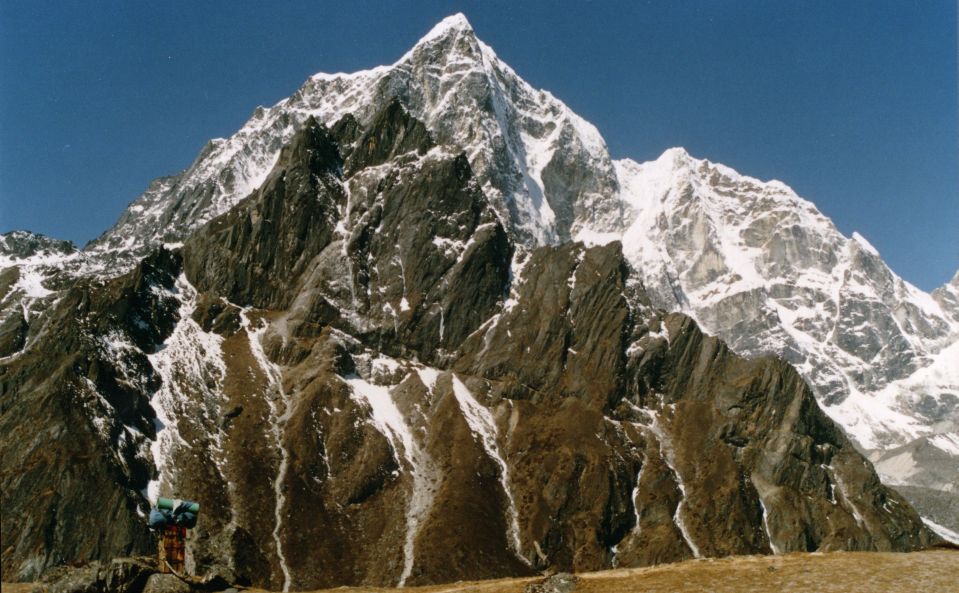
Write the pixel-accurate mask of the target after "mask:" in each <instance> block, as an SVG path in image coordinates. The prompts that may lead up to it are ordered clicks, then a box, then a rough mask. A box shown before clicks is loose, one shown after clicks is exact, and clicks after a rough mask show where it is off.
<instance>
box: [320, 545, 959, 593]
mask: <svg viewBox="0 0 959 593" xmlns="http://www.w3.org/2000/svg"><path fill="white" fill-rule="evenodd" d="M577 576H578V581H577V583H576V588H575V593H676V592H679V591H697V592H698V591H708V592H710V593H726V592H729V593H751V592H757V593H758V592H763V593H770V592H774V591H796V592H802V593H833V592H835V593H903V592H908V591H930V592H935V593H959V551H955V550H939V549H933V550H927V551H924V552H913V553H908V554H905V553H886V552H831V553H812V554H798V553H797V554H784V555H780V556H736V557H729V558H715V559H702V560H691V561H687V562H680V563H677V564H663V565H659V566H651V567H646V568H627V569H619V570H607V571H602V572H593V573H584V574H580V575H577ZM542 580H543V579H542V578H525V579H499V580H494V581H480V582H470V583H465V582H464V583H451V584H446V585H435V586H428V587H407V588H405V589H402V591H408V592H410V593H467V592H473V591H475V592H477V593H523V592H524V591H525V589H526V587H527V586H528V585H530V584H533V583H536V582H539V581H542ZM326 591H330V592H332V591H336V592H338V593H367V592H369V593H374V592H377V593H378V592H385V591H400V590H399V589H382V588H368V587H351V588H342V587H341V588H338V589H327V590H326Z"/></svg>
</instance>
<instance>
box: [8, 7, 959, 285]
mask: <svg viewBox="0 0 959 593" xmlns="http://www.w3.org/2000/svg"><path fill="white" fill-rule="evenodd" d="M457 11H462V12H464V13H465V14H466V15H467V17H468V18H469V19H470V21H471V22H472V24H473V27H474V28H475V29H476V31H477V34H478V35H479V37H480V38H481V39H483V40H484V41H486V42H487V43H489V44H490V45H491V46H493V48H494V49H495V50H496V51H497V53H498V54H499V55H500V57H502V58H503V59H504V60H505V61H506V62H507V63H509V64H510V65H512V66H513V68H514V69H515V70H516V71H517V72H518V73H519V74H520V75H521V76H523V77H524V78H526V79H527V80H528V81H529V82H530V83H531V84H533V85H534V86H537V87H540V88H545V89H548V90H550V91H552V92H553V94H555V95H556V96H557V97H559V98H560V99H562V100H563V101H565V102H566V103H567V104H568V105H570V107H572V108H573V110H574V111H576V112H578V113H579V114H580V115H582V116H583V117H585V118H586V119H587V120H589V121H591V122H593V123H594V124H596V126H597V127H598V128H599V130H600V131H601V132H602V133H603V135H604V136H605V137H606V140H607V142H608V144H609V147H610V149H611V151H612V152H613V155H614V156H615V157H622V156H629V157H631V158H634V159H636V160H639V161H643V160H648V159H652V158H655V157H656V156H658V155H659V154H660V153H661V152H662V151H663V150H664V149H666V148H669V147H671V146H684V147H686V148H687V149H688V150H689V151H690V153H692V154H693V155H694V156H696V157H704V158H708V159H710V160H713V161H717V162H721V163H724V164H727V165H729V166H731V167H734V168H735V169H737V170H739V171H740V172H742V173H745V174H748V175H752V176H754V177H759V178H763V179H768V178H776V179H780V180H782V181H784V182H786V183H788V184H789V185H791V186H792V187H793V188H794V189H796V191H797V192H798V193H799V194H800V195H802V196H804V197H806V198H808V199H810V200H812V201H813V202H815V203H816V204H817V205H818V206H819V208H820V209H821V210H822V211H823V212H824V213H825V214H826V215H828V216H830V217H832V218H833V220H834V221H835V222H836V224H837V225H838V227H839V229H840V230H841V231H842V232H844V233H845V234H847V235H849V234H851V233H852V231H854V230H858V231H859V232H860V233H861V234H863V235H864V236H865V237H866V238H867V239H868V240H869V241H870V242H872V243H873V245H875V246H876V247H877V248H878V249H879V251H880V252H881V253H882V255H883V257H884V258H885V259H886V261H887V262H889V264H890V265H891V266H892V268H893V269H894V270H896V272H898V273H899V274H900V275H902V276H903V277H905V278H906V279H907V280H910V281H911V282H913V283H915V284H917V285H918V286H920V287H922V288H924V289H926V290H929V289H932V288H934V287H936V286H938V285H940V284H942V283H943V282H945V281H946V280H948V279H949V278H950V277H951V276H952V274H953V273H955V271H956V269H957V268H959V233H957V230H956V229H959V102H957V42H956V22H957V15H956V3H955V1H954V0H922V1H918V0H917V1H908V0H898V1H894V2H883V1H870V2H858V1H856V2H854V1H848V2H841V1H837V0H831V1H815V0H814V1H803V2H798V1H787V0H781V1H769V0H755V1H747V0H740V1H719V0H710V1H705V0H703V1H701V2H673V1H667V0H664V1H662V2H622V3H612V2H610V3H605V2H603V3H599V2H579V3H576V2H499V1H492V0H486V1H482V2H444V3H440V2H426V1H418V2H412V1H408V2H396V3H391V4H388V5H387V3H386V2H354V1H346V0H340V1H338V2H277V3H253V2H220V3H212V2H149V3H148V2H134V1H122V2H121V1H117V2H72V1H65V0H61V1H57V2H52V1H51V2H38V1H36V0H29V1H25V2H24V1H19V0H0V231H7V230H11V229H17V228H26V229H30V230H34V231H38V232H43V233H46V234H50V235H54V236H57V237H62V238H68V239H72V240H73V241H75V242H77V243H80V244H82V243H85V242H86V241H87V240H89V239H92V238H93V237H95V236H97V235H98V234H99V233H100V232H102V231H103V230H105V229H106V228H108V227H109V226H110V225H111V224H112V223H113V222H114V221H115V220H116V218H117V217H118V216H119V214H120V212H121V211H122V210H123V208H124V207H125V206H126V205H127V203H129V202H130V201H131V200H133V199H134V198H135V197H136V196H137V195H138V194H139V193H140V192H142V191H143V189H145V187H146V185H147V183H148V182H149V180H150V179H152V178H154V177H157V176H159V175H164V174H169V173H174V172H177V171H179V170H181V169H183V168H184V167H186V166H187V165H188V164H189V163H190V161H192V159H193V158H194V156H195V155H196V153H197V152H198V151H199V149H200V148H201V146H202V145H203V144H204V142H205V141H206V140H208V139H209V138H211V137H215V136H228V135H230V134H231V133H232V132H234V131H235V130H236V129H237V128H239V127H240V126H241V125H242V124H243V122H244V121H245V120H246V119H247V118H248V117H249V115H250V114H251V113H252V111H253V109H254V108H255V107H256V106H257V105H259V104H263V105H271V104H273V103H275V102H276V101H278V100H280V99H282V98H283V97H285V96H287V95H289V94H291V93H292V92H293V91H295V90H296V88H297V87H298V86H299V85H300V84H301V83H302V82H303V81H304V80H305V79H306V78H307V77H308V76H309V75H310V74H313V73H315V72H319V71H323V72H336V71H352V70H356V69H360V68H368V67H371V66H374V65H378V64H385V63H392V62H393V61H395V60H396V59H397V58H399V57H400V55H402V54H403V52H405V51H406V50H407V49H409V47H410V46H412V45H413V44H414V43H415V42H416V40H417V39H419V38H420V37H421V36H422V35H423V34H425V33H426V32H427V31H428V30H429V29H430V27H431V26H432V25H433V24H435V22H436V21H439V20H440V19H441V18H442V17H444V16H446V15H448V14H451V13H453V12H457Z"/></svg>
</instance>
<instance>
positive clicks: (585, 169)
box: [85, 15, 959, 529]
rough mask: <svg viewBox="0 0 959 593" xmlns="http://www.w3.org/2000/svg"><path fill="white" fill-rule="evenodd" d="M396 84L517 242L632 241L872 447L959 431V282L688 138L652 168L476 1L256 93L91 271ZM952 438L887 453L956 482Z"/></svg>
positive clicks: (386, 96)
mask: <svg viewBox="0 0 959 593" xmlns="http://www.w3.org/2000/svg"><path fill="white" fill-rule="evenodd" d="M396 99H398V100H399V101H400V102H401V103H402V104H403V105H404V106H405V107H406V108H407V109H408V110H409V111H410V113H411V114H412V115H413V117H414V118H416V119H417V120H419V121H421V122H422V123H423V126H424V127H425V128H426V129H427V130H428V131H429V132H430V134H431V135H432V137H433V138H434V141H435V142H436V143H437V144H439V145H442V146H448V147H452V148H451V149H454V150H457V151H462V152H464V153H465V155H466V158H467V160H468V161H469V163H470V166H471V168H472V170H473V173H474V176H475V178H476V181H477V183H478V185H479V186H480V188H481V189H482V190H483V192H484V193H485V194H486V195H487V196H488V197H489V201H490V204H491V207H492V209H493V211H494V212H495V213H496V215H497V218H498V220H499V221H500V224H501V225H502V226H503V228H504V229H505V230H506V232H507V233H508V234H509V236H510V237H511V238H512V239H513V241H514V244H515V245H516V246H517V249H519V250H520V251H527V250H529V249H534V248H537V247H541V246H545V245H558V244H562V243H564V242H566V241H568V240H570V239H578V240H581V241H584V242H586V243H588V244H604V243H606V242H609V241H616V240H618V241H621V242H622V243H623V246H624V247H623V249H624V253H625V256H626V258H627V260H629V262H630V264H631V265H632V266H633V267H634V268H635V269H636V270H637V271H638V273H639V274H640V279H641V280H642V281H643V283H644V284H645V285H646V286H647V287H648V290H649V295H650V298H651V299H652V301H653V302H654V303H655V304H656V305H657V306H658V307H661V308H664V309H667V310H671V311H682V312H684V313H686V314H687V315H690V316H692V317H693V318H694V319H696V320H697V322H699V324H700V325H701V326H702V327H703V328H704V329H705V330H706V331H707V332H709V333H711V334H714V335H717V336H719V337H721V338H722V339H723V340H725V341H726V342H727V343H728V344H729V345H730V346H731V347H732V348H733V349H734V351H736V352H737V353H739V354H741V355H744V356H762V355H775V356H780V357H782V358H784V359H785V360H787V361H789V362H791V363H792V364H794V365H795V366H796V367H797V368H798V369H799V371H800V373H801V374H802V375H803V377H804V378H805V379H806V380H807V381H808V382H809V384H810V386H811V387H812V389H813V392H814V393H815V394H816V396H817V398H818V400H819V401H820V403H821V404H822V405H823V406H824V408H825V410H826V411H827V413H828V414H829V415H830V416H831V417H832V418H833V419H834V420H836V421H837V422H839V423H840V425H842V426H843V428H844V429H845V430H846V431H847V433H848V434H849V435H850V436H852V437H853V438H854V440H855V441H856V443H857V445H858V446H859V447H860V449H861V450H863V451H864V452H868V453H869V454H870V455H871V456H872V457H873V458H874V459H876V460H878V459H880V458H882V457H883V456H885V455H886V454H887V452H888V451H889V450H891V449H897V448H900V447H903V446H906V445H908V444H910V443H913V442H915V441H917V439H922V438H926V437H935V436H936V435H941V436H942V438H945V439H948V440H956V439H959V370H957V369H959V353H957V352H956V350H955V348H954V346H955V345H956V344H957V343H959V296H957V295H959V288H957V286H959V285H957V282H959V280H957V279H953V280H952V282H951V283H949V284H947V285H945V286H944V287H942V288H940V289H938V290H936V291H934V293H933V294H932V295H930V294H926V293H923V292H922V291H920V290H919V289H917V288H915V287H914V286H912V285H910V284H908V283H907V282H905V281H903V280H902V279H901V278H899V277H898V276H897V275H896V274H895V273H893V272H892V271H891V270H890V269H889V268H888V267H887V266H886V265H885V263H884V262H883V261H882V259H881V257H880V256H879V254H878V253H877V252H876V250H875V249H874V248H873V247H872V246H870V245H869V243H868V242H867V241H866V240H865V239H864V238H863V237H861V236H859V235H858V234H854V235H853V237H851V238H847V237H845V236H843V235H842V234H841V233H840V232H839V231H838V230H837V229H836V228H835V226H834V225H833V224H832V222H831V221H830V220H829V219H828V218H826V217H825V216H824V215H823V214H822V213H820V212H819V211H818V210H817V209H816V207H815V206H814V205H813V204H812V203H810V202H808V201H806V200H804V199H802V198H800V197H799V196H797V195H796V194H795V193H794V192H793V191H792V190H791V189H789V188H788V187H787V186H785V185H784V184H782V183H780V182H777V181H770V182H762V181H759V180H757V179H753V178H750V177H746V176H744V175H740V174H739V173H737V172H736V171H733V170H732V169H730V168H728V167H725V166H723V165H719V164H714V163H710V162H709V161H705V160H699V159H695V158H692V157H691V156H689V155H688V154H687V153H686V152H685V151H684V150H682V149H671V150H669V151H667V152H666V153H664V154H663V155H662V156H661V157H660V158H659V159H657V160H656V161H652V162H649V163H644V164H638V163H635V162H633V161H631V160H629V159H624V160H619V161H614V160H612V159H611V157H610V155H609V153H608V151H607V149H606V146H605V142H604V141H603V139H602V137H601V136H600V134H599V133H598V132H597V130H596V129H595V128H594V127H593V126H591V125H590V124H588V123H587V122H585V121H583V120H582V119H581V118H579V117H578V116H576V115H575V114H574V113H572V112H571V111H570V110H569V109H568V108H567V107H566V106H565V105H564V104H563V103H562V102H560V101H558V100H557V99H556V98H554V97H553V96H552V95H550V94H549V93H547V92H545V91H540V90H536V89H534V88H532V87H531V86H530V85H529V84H527V83H526V82H525V81H523V80H522V79H521V78H519V77H518V76H517V75H516V73H515V72H514V71H513V70H512V69H511V68H510V67H509V66H508V65H506V64H505V63H503V62H502V61H501V60H500V59H499V58H498V57H497V56H496V54H495V52H493V50H492V49H491V48H489V47H488V46H487V45H485V44H483V43H482V41H480V40H479V39H477V37H476V35H475V33H474V32H473V30H472V28H471V27H470V25H469V23H468V22H467V21H466V19H465V18H464V17H463V16H462V15H455V16H452V17H449V18H448V19H445V20H444V21H443V22H441V23H440V24H438V25H437V26H436V27H435V28H434V29H433V30H432V31H430V33H428V34H427V35H426V36H425V37H424V38H423V39H422V40H421V41H420V42H419V43H417V44H416V46H415V47H414V48H413V49H412V50H410V51H409V52H408V53H407V54H405V55H404V56H403V57H401V58H400V59H399V60H398V61H397V62H396V63H394V64H392V65H391V66H381V67H377V68H373V69H371V70H366V71H361V72H356V73H353V74H334V75H328V74H317V75H315V76H313V77H311V78H310V79H309V80H308V81H306V83H305V84H304V85H303V86H302V87H301V88H300V89H299V90H298V91H297V92H296V93H294V94H293V95H292V96H291V97H289V98H288V99H284V100H283V101H280V102H279V103H277V104H276V105H275V106H273V107H270V108H258V109H257V110H256V112H255V113H254V114H253V117H252V118H251V119H250V120H249V121H248V122H247V124H246V125H245V126H244V127H243V128H242V129H241V130H240V131H238V132H237V133H236V134H235V135H233V136H232V137H230V138H228V139H217V140H213V141H211V142H210V143H209V144H208V145H207V146H206V147H205V148H204V150H203V151H202V152H201V153H200V155H199V156H198V157H197V160H196V161H195V162H194V163H193V165H191V167H190V168H188V169H187V170H186V171H184V172H183V173H182V174H180V175H178V176H175V177H168V178H161V179H159V180H157V181H155V182H154V183H153V184H152V185H151V187H150V188H149V189H148V190H147V192H146V193H144V195H143V196H141V197H140V198H139V199H137V200H136V201H135V202H134V203H133V204H131V206H130V207H129V208H128V210H127V211H126V212H125V213H124V214H123V216H122V217H121V218H120V220H119V221H118V223H117V224H116V226H115V227H114V228H113V229H111V230H109V231H108V232H107V233H105V234H104V235H103V236H102V237H100V238H99V239H98V240H97V241H95V242H94V243H93V244H92V245H91V246H90V247H89V248H88V250H87V254H88V255H89V256H90V257H89V258H88V259H89V261H88V262H87V263H85V266H86V269H92V268H98V269H99V270H100V273H103V271H104V270H106V271H109V270H113V269H116V268H117V266H120V267H125V268H129V267H131V266H133V265H135V263H136V262H137V261H138V259H139V258H140V257H143V256H144V255H146V254H147V253H148V252H149V250H150V249H153V248H155V247H156V246H158V245H160V244H162V243H164V242H167V243H174V244H175V243H179V242H182V241H183V240H184V239H185V238H187V237H189V236H190V235H191V234H192V233H193V232H194V231H196V229H198V228H199V227H200V226H201V225H203V224H205V223H206V222H208V221H210V220H212V219H213V218H215V217H216V216H218V215H220V214H223V213H225V212H227V211H228V210H230V209H231V208H232V207H233V206H234V205H235V204H236V203H238V202H239V201H240V200H241V199H243V198H244V197H246V196H247V195H248V194H249V193H250V192H251V191H252V190H253V189H254V188H257V187H259V186H260V185H261V184H262V182H263V180H264V179H265V178H266V175H267V174H268V173H269V171H270V170H271V169H272V167H273V166H274V164H275V163H276V161H277V159H278V158H279V155H280V151H281V148H282V147H283V146H285V145H286V144H287V143H288V142H289V141H290V139H291V138H292V136H293V134H294V133H295V131H296V130H298V129H300V127H302V125H303V123H304V122H305V121H306V120H307V119H308V118H309V117H314V118H315V119H316V120H317V121H319V122H321V123H324V124H325V125H327V126H332V125H333V124H334V123H335V122H337V121H339V120H340V119H341V118H342V117H344V116H345V115H346V114H348V113H349V114H353V116H354V117H355V118H356V121H357V122H362V123H363V124H364V125H367V124H368V123H369V122H370V121H371V119H372V117H373V116H374V114H376V113H379V112H380V111H382V109H383V108H384V107H385V106H386V105H387V104H388V103H389V102H390V101H393V100H396ZM103 261H109V262H110V263H109V265H103V264H102V263H97V262H103ZM934 367H935V368H940V369H947V370H945V371H934V372H931V371H930V369H932V368H934ZM934 442H940V441H938V440H937V441H934ZM943 452H945V453H946V454H948V455H949V456H950V460H949V462H948V463H947V464H945V465H943V464H938V463H933V464H932V465H929V463H930V462H929V461H928V459H929V456H920V457H915V458H912V459H911V461H910V462H909V464H908V465H909V467H912V466H915V468H916V470H915V471H912V470H910V471H907V472H902V471H893V467H894V466H893V465H892V464H884V465H882V466H881V467H883V468H884V469H883V472H884V473H883V475H884V477H885V478H886V479H887V480H889V481H890V482H894V483H897V484H903V485H907V484H912V485H922V484H923V483H925V482H928V479H926V478H923V477H922V475H923V474H925V473H927V472H931V473H933V474H940V473H942V472H946V473H949V474H950V475H949V480H948V482H949V483H950V484H952V485H954V484H956V483H959V470H957V469H956V468H959V456H957V455H956V453H955V452H954V451H953V450H952V449H951V448H947V449H944V450H943ZM900 465H902V464H900ZM896 467H899V466H896ZM950 491H952V492H955V491H954V490H952V489H950ZM957 496H959V494H957ZM915 502H917V503H918V504H921V501H919V500H916V501H915ZM954 527H955V528H956V529H959V524H957V525H955V526H954Z"/></svg>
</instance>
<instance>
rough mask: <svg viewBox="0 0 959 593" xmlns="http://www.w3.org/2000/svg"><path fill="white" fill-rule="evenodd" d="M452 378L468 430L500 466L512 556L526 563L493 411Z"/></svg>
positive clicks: (507, 467)
mask: <svg viewBox="0 0 959 593" xmlns="http://www.w3.org/2000/svg"><path fill="white" fill-rule="evenodd" d="M452 378H453V395H455V396H456V401H457V402H458V403H459V406H460V410H461V411H462V412H463V417H464V418H465V419H466V422H467V424H469V427H470V430H472V431H473V433H474V434H475V435H476V436H478V437H479V438H480V443H481V444H482V445H483V449H484V450H485V451H486V454H487V455H489V456H490V458H491V459H493V460H494V461H495V462H496V463H497V465H499V467H500V474H499V481H500V485H501V486H502V487H503V493H504V494H505V495H506V500H507V502H508V503H509V509H508V510H509V526H508V529H509V540H510V545H511V547H512V548H513V551H514V552H515V553H516V556H517V557H518V558H519V559H520V560H522V561H523V562H524V563H525V564H526V565H529V564H530V562H529V559H527V558H526V557H525V556H524V555H523V551H522V550H523V544H522V541H521V540H520V537H519V513H518V511H517V510H516V501H515V500H514V499H513V492H512V490H511V489H510V487H509V466H507V465H506V461H505V460H504V459H503V456H502V455H501V454H500V451H499V446H498V445H497V444H496V434H497V433H496V423H495V422H494V420H493V415H492V414H491V413H490V411H489V410H488V409H487V408H486V407H485V406H483V405H481V404H480V403H479V402H478V401H476V398H474V397H473V394H472V393H471V392H470V390H469V388H467V387H466V385H464V384H463V382H462V381H460V379H459V378H458V377H457V376H456V375H455V374H454V375H453V376H452Z"/></svg>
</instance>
